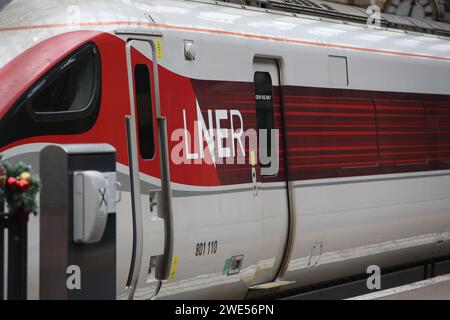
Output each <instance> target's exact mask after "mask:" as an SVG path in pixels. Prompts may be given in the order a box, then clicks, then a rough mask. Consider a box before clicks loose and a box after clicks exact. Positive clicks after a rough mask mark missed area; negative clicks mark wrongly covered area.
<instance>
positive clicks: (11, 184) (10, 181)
mask: <svg viewBox="0 0 450 320" xmlns="http://www.w3.org/2000/svg"><path fill="white" fill-rule="evenodd" d="M6 183H7V185H8V187H9V188H10V189H11V190H16V188H17V179H16V178H13V177H11V178H8V181H7V182H6Z"/></svg>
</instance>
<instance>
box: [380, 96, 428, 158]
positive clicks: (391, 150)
mask: <svg viewBox="0 0 450 320" xmlns="http://www.w3.org/2000/svg"><path fill="white" fill-rule="evenodd" d="M375 104H376V112H377V123H378V140H379V147H380V160H381V162H382V163H384V164H400V165H407V164H410V165H413V164H416V165H417V164H426V163H427V162H428V160H429V156H428V137H427V135H428V133H427V121H426V117H425V109H424V106H423V103H422V102H420V101H402V100H376V101H375Z"/></svg>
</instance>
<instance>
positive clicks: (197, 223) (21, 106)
mask: <svg viewBox="0 0 450 320" xmlns="http://www.w3.org/2000/svg"><path fill="white" fill-rule="evenodd" d="M295 3H299V1H280V0H277V1H246V2H245V3H241V1H209V0H131V1H121V0H113V1H111V0H108V1H106V0H97V1H88V0H86V1H79V0H77V1H75V0H41V1H37V0H32V1H30V0H12V1H11V0H10V1H6V2H5V1H4V2H3V6H2V7H1V9H0V10H1V11H0V39H1V42H0V51H1V55H0V118H1V120H0V132H1V134H0V153H1V154H2V155H3V157H4V159H5V160H6V161H10V162H11V163H15V162H19V161H23V162H25V163H29V164H30V165H31V166H32V168H33V171H34V172H36V173H37V174H39V167H40V163H39V154H40V152H41V151H42V150H43V148H45V147H46V146H48V145H52V144H57V145H58V144H109V145H111V146H113V147H114V148H115V150H116V151H117V161H116V165H117V179H118V180H119V182H120V183H121V185H122V187H121V188H122V190H121V192H122V199H121V201H120V202H119V203H118V204H117V231H116V238H117V247H116V250H117V270H116V290H117V293H116V295H117V296H116V298H117V299H129V298H131V299H157V300H158V299H162V300H164V299H245V298H248V297H253V298H258V297H263V296H264V295H265V294H267V292H273V290H276V291H277V292H287V291H289V290H296V289H301V288H308V287H311V286H315V285H319V284H326V283H331V282H333V281H336V280H339V279H346V278H350V277H352V276H356V275H361V274H366V272H367V268H368V267H369V266H372V265H376V266H379V267H380V268H381V269H382V270H385V269H388V268H391V267H395V266H400V265H407V264H411V263H415V262H418V261H424V260H429V259H435V258H439V257H444V256H448V255H449V254H450V241H449V238H450V194H449V190H450V86H449V84H450V54H449V52H450V51H449V49H450V41H449V38H448V34H449V32H450V28H448V26H447V25H446V24H444V23H437V22H435V23H432V22H429V23H426V22H424V21H421V20H417V19H411V18H400V17H395V18H396V20H395V19H394V17H392V16H390V15H384V14H383V15H381V24H380V25H379V26H375V27H374V26H372V25H371V24H369V23H366V22H365V20H366V18H368V17H369V16H368V15H366V14H365V12H364V11H361V10H359V11H358V12H356V11H357V9H355V8H351V7H347V6H343V5H339V4H335V3H327V2H323V1H319V0H317V1H316V0H311V1H303V2H301V3H303V7H302V8H303V9H304V10H303V11H299V10H297V9H298V8H297V9H296V7H295V6H296V4H295ZM277 5H278V6H277ZM305 8H306V9H308V8H309V9H308V10H306V9H305ZM362 17H363V18H362ZM394 20H395V21H396V23H389V22H390V21H391V22H392V21H394ZM127 119H128V120H129V119H131V121H129V122H127ZM161 119H165V121H166V122H165V123H166V130H167V131H166V133H167V135H164V134H162V133H163V132H164V131H161V130H160V125H161V123H162V122H161V121H160V120H161ZM264 131H265V132H266V136H265V137H264V135H262V134H261V132H264ZM252 137H253V142H254V143H251V141H252ZM254 137H257V138H256V139H255V138H254ZM164 147H166V149H167V150H166V151H167V152H166V153H164ZM261 150H265V151H266V153H263V152H261ZM264 155H266V156H264ZM167 156H168V157H167ZM263 160H266V161H263ZM133 177H135V178H134V179H133ZM136 177H137V179H136ZM158 193H159V194H161V193H164V194H165V196H166V197H167V198H166V200H167V201H169V202H170V203H168V206H167V207H168V208H167V210H169V211H170V217H168V216H165V214H167V212H166V213H163V214H161V213H158V212H157V211H156V210H153V205H154V203H153V202H152V199H153V197H154V196H155V194H158ZM169 218H170V219H169ZM29 230H30V235H29V248H30V250H29V257H28V261H29V262H28V264H29V265H28V297H29V298H30V299H39V298H40V296H39V288H40V286H42V283H40V282H39V239H40V235H39V234H40V232H39V231H40V230H39V215H38V216H37V217H31V220H30V223H29ZM168 233H170V234H168ZM161 261H163V262H161ZM164 261H165V262H164ZM159 263H164V264H165V265H164V268H165V271H164V272H162V273H161V274H158V273H155V268H157V265H158V264H159ZM130 279H131V280H132V281H131V282H130Z"/></svg>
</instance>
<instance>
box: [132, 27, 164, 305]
mask: <svg viewBox="0 0 450 320" xmlns="http://www.w3.org/2000/svg"><path fill="white" fill-rule="evenodd" d="M159 41H161V40H160V38H159V37H158V38H151V37H149V38H148V39H147V38H146V37H145V38H143V37H139V36H132V37H131V38H128V39H127V47H126V56H127V70H128V84H129V95H130V106H131V110H130V115H129V116H127V117H126V125H127V126H126V127H127V142H128V159H129V172H130V189H131V209H132V210H131V211H132V217H133V237H132V238H133V245H132V254H131V261H130V268H129V273H128V279H127V288H128V298H129V299H150V298H154V297H155V296H156V295H157V294H158V291H159V289H160V287H161V281H162V280H164V279H165V275H166V274H167V273H168V272H167V270H166V269H168V267H167V264H168V262H167V261H166V260H167V259H164V257H165V256H168V259H171V257H169V254H168V252H170V251H168V250H166V249H167V248H165V246H166V247H167V246H168V245H169V244H170V241H168V237H169V235H170V232H168V231H169V229H168V227H169V226H170V219H164V217H161V215H160V213H161V210H160V208H159V207H160V206H163V205H162V204H161V203H162V202H164V200H167V201H165V206H166V208H167V206H168V203H170V198H169V199H164V200H162V199H163V198H162V197H156V196H155V195H156V194H161V193H163V194H164V192H161V190H162V189H164V188H165V190H166V193H165V194H166V195H167V194H169V197H170V191H169V190H168V186H167V185H166V184H165V183H164V182H163V181H162V180H164V179H165V181H167V180H169V181H170V178H169V177H168V173H167V171H166V170H164V169H163V168H164V167H168V166H164V165H162V162H164V161H167V158H166V157H165V155H166V154H167V152H166V153H164V152H163V151H164V150H165V149H166V148H165V147H166V146H167V145H166V143H167V141H164V139H166V135H165V133H166V132H165V131H164V130H165V118H162V117H161V111H160V105H159V82H158V68H157V63H158V60H157V59H158V54H157V52H156V51H157V47H158V46H159V43H158V42H159ZM161 129H162V130H163V131H161ZM145 172H152V174H151V176H153V175H154V176H161V180H157V179H152V178H149V177H150V175H145V174H144V173H145ZM153 180H155V181H153ZM158 200H160V202H161V203H158V202H159V201H158ZM155 207H156V208H155ZM163 219H164V220H165V221H164V220H163ZM164 222H165V223H164ZM164 228H166V229H165V230H164Z"/></svg>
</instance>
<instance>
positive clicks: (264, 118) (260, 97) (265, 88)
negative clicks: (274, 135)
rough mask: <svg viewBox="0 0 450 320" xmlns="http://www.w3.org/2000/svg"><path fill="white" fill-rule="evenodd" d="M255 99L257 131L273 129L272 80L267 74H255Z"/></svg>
mask: <svg viewBox="0 0 450 320" xmlns="http://www.w3.org/2000/svg"><path fill="white" fill-rule="evenodd" d="M255 99H256V117H257V121H258V129H275V117H274V111H273V94H272V78H271V77H270V74H269V73H267V72H256V73H255Z"/></svg>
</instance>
